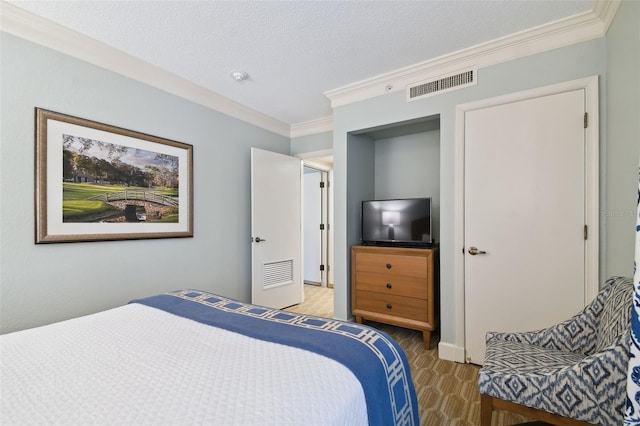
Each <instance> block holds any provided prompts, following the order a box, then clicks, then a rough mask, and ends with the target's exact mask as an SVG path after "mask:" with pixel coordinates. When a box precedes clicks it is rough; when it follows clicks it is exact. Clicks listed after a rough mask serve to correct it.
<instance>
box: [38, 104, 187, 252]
mask: <svg viewBox="0 0 640 426" xmlns="http://www.w3.org/2000/svg"><path fill="white" fill-rule="evenodd" d="M35 115H36V126H35V128H36V137H35V139H36V146H35V154H36V158H35V160H36V161H35V162H36V164H35V180H36V182H35V204H36V206H35V207H36V208H35V216H36V217H35V221H36V238H35V242H36V244H42V243H62V242H78V241H106V240H132V239H146V238H177V237H193V146H192V145H188V144H185V143H182V142H176V141H172V140H168V139H164V138H160V137H157V136H151V135H147V134H144V133H139V132H136V131H132V130H126V129H122V128H119V127H115V126H110V125H107V124H103V123H98V122H95V121H91V120H85V119H82V118H78V117H73V116H70V115H66V114H62V113H58V112H53V111H48V110H46V109H42V108H36V110H35Z"/></svg>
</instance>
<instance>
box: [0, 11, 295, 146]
mask: <svg viewBox="0 0 640 426" xmlns="http://www.w3.org/2000/svg"><path fill="white" fill-rule="evenodd" d="M0 30H1V31H5V32H7V33H10V34H13V35H15V36H17V37H20V38H23V39H25V40H28V41H31V42H33V43H36V44H39V45H42V46H45V47H48V48H50V49H53V50H56V51H58V52H61V53H64V54H66V55H69V56H72V57H74V58H77V59H80V60H82V61H86V62H89V63H91V64H93V65H97V66H99V67H101V68H105V69H107V70H109V71H113V72H115V73H118V74H121V75H124V76H125V77H129V78H132V79H134V80H137V81H140V82H142V83H144V84H147V85H149V86H153V87H155V88H158V89H160V90H163V91H165V92H168V93H171V94H173V95H176V96H179V97H181V98H184V99H187V100H190V101H192V102H195V103H197V104H200V105H203V106H205V107H207V108H210V109H212V110H215V111H218V112H220V113H223V114H226V115H228V116H230V117H233V118H236V119H238V120H241V121H244V122H246V123H249V124H253V125H255V126H258V127H260V128H263V129H265V130H268V131H271V132H273V133H276V134H279V135H282V136H286V137H290V136H289V135H290V132H291V128H290V126H289V125H288V124H286V123H283V122H281V121H279V120H276V119H274V118H272V117H269V116H267V115H265V114H262V113H260V112H258V111H255V110H253V109H251V108H247V107H246V106H244V105H241V104H239V103H237V102H235V101H233V100H231V99H229V98H227V97H225V96H222V95H220V94H218V93H215V92H213V91H211V90H209V89H206V88H204V87H202V86H198V85H197V84H194V83H191V82H189V81H187V80H186V79H184V78H182V77H178V76H177V75H175V74H172V73H170V72H168V71H166V70H164V69H162V68H160V67H158V66H156V65H153V64H150V63H148V62H145V61H142V60H140V59H138V58H136V57H134V56H132V55H129V54H128V53H125V52H123V51H121V50H118V49H115V48H113V47H111V46H108V45H106V44H104V43H102V42H99V41H97V40H95V39H93V38H91V37H87V36H85V35H83V34H80V33H78V32H76V31H73V30H71V29H69V28H66V27H64V26H62V25H59V24H56V23H54V22H52V21H49V20H48V19H44V18H42V17H40V16H37V15H34V14H32V13H30V12H27V11H25V10H24V9H21V8H19V7H17V6H14V5H13V4H11V3H7V2H5V1H3V0H0Z"/></svg>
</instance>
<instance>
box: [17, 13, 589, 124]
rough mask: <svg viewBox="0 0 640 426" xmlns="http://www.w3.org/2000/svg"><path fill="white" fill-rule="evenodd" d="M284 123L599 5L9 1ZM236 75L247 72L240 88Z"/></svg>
mask: <svg viewBox="0 0 640 426" xmlns="http://www.w3.org/2000/svg"><path fill="white" fill-rule="evenodd" d="M10 3H12V4H14V5H16V6H18V7H21V8H23V9H26V10H27V11H30V12H32V13H35V14H37V15H40V16H42V17H44V18H47V19H50V20H52V21H54V22H56V23H59V24H62V25H64V26H66V27H67V28H70V29H73V30H76V31H78V32H80V33H83V34H85V35H88V36H90V37H92V38H94V39H97V40H99V41H102V42H104V43H106V44H108V45H111V46H113V47H115V48H117V49H120V50H122V51H124V52H127V53H129V54H131V55H134V56H136V57H138V58H140V59H142V60H145V61H147V62H149V63H152V64H155V65H158V66H160V67H162V68H164V69H166V70H167V71H170V72H172V73H174V74H176V75H179V76H180V77H183V78H186V79H188V80H190V81H192V82H193V83H195V84H197V85H199V86H202V87H205V88H207V89H210V90H213V91H215V92H217V93H219V94H221V95H223V96H226V97H228V98H230V99H233V100H234V101H236V102H238V103H240V104H243V105H245V106H247V107H249V108H252V109H254V110H257V111H259V112H262V113H264V114H266V115H268V116H271V117H272V118H275V119H277V120H280V121H282V122H284V123H287V124H299V123H303V122H306V121H310V120H314V119H319V118H323V117H327V116H330V115H331V106H330V103H329V100H328V99H327V98H326V97H325V96H324V95H323V93H324V92H325V91H327V90H331V89H336V88H339V87H342V86H346V85H349V84H351V83H355V82H358V81H360V80H363V79H366V78H370V77H373V76H376V75H379V74H383V73H387V72H390V71H393V70H396V69H399V68H403V67H406V66H409V65H413V64H416V63H419V62H423V61H426V60H429V59H433V58H436V57H439V56H441V55H444V54H447V53H451V52H454V51H457V50H461V49H464V48H467V47H471V46H475V45H478V44H480V43H483V42H486V41H490V40H494V39H497V38H500V37H502V36H505V35H509V34H512V33H516V32H519V31H522V30H526V29H529V28H532V27H535V26H538V25H542V24H545V23H548V22H551V21H555V20H558V19H562V18H564V17H567V16H571V15H575V14H578V13H582V12H585V11H589V10H591V9H592V7H593V5H594V1H593V0H576V1H573V0H552V1H547V0H518V1H516V0H491V1H489V0H466V1H462V0H448V1H435V0H425V1H399V0H398V1H150V0H146V1H88V0H83V1H78V0H75V1H15V0H13V1H10ZM233 70H243V71H246V72H247V73H249V75H250V79H249V80H247V81H244V82H241V83H238V82H236V81H235V80H233V79H232V78H231V76H230V73H231V71H233Z"/></svg>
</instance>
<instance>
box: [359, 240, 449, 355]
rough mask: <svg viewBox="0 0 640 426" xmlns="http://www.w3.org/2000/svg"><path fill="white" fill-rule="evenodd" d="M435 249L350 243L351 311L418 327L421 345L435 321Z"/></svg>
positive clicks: (427, 340)
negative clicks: (421, 338)
mask: <svg viewBox="0 0 640 426" xmlns="http://www.w3.org/2000/svg"><path fill="white" fill-rule="evenodd" d="M436 256H437V249H435V248H429V249H422V248H400V247H375V246H353V247H351V312H352V314H353V315H354V316H355V318H356V322H358V323H361V322H362V320H363V319H369V320H372V321H378V322H382V323H386V324H393V325H398V326H401V327H406V328H411V329H414V330H421V331H422V333H423V340H424V347H425V348H426V349H429V348H430V345H431V332H432V331H433V330H435V328H436V327H437V326H438V321H439V291H438V290H439V289H438V283H437V277H436V270H435V265H436V260H435V259H436Z"/></svg>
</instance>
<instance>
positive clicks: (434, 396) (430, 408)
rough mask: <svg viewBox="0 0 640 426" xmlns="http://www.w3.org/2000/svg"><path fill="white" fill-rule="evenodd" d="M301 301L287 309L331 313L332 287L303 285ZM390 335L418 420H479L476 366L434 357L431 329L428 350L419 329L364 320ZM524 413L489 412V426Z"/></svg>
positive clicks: (461, 422)
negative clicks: (401, 356)
mask: <svg viewBox="0 0 640 426" xmlns="http://www.w3.org/2000/svg"><path fill="white" fill-rule="evenodd" d="M304 287H305V301H304V303H301V304H299V305H295V306H292V307H290V308H287V310H289V311H293V312H299V313H305V314H309V315H316V316H322V317H329V318H332V317H333V290H332V289H330V288H326V287H319V286H311V285H305V286H304ZM367 324H368V325H371V326H373V327H375V328H378V329H380V330H383V331H384V332H386V333H388V334H389V335H391V337H393V338H394V339H395V340H396V341H397V342H398V343H399V344H400V346H402V348H403V349H404V351H405V353H406V354H407V359H408V360H409V364H410V367H411V374H412V376H413V382H414V385H415V388H416V393H417V394H418V405H419V409H420V424H421V425H423V426H426V425H434V426H435V425H447V426H448V425H457V426H467V425H468V426H471V425H479V424H480V394H479V392H478V370H479V367H478V366H475V365H472V364H460V363H456V362H451V361H445V360H441V359H439V358H438V344H437V343H438V335H437V334H435V333H434V335H433V336H432V341H431V350H426V349H424V347H423V345H422V333H421V332H419V331H414V330H409V329H406V328H402V327H394V326H391V325H386V324H380V323H376V322H367ZM530 421H532V419H529V418H527V417H524V416H520V415H515V414H512V413H508V412H505V411H495V412H494V413H493V423H492V425H493V426H504V425H513V424H518V423H525V422H530Z"/></svg>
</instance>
